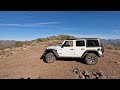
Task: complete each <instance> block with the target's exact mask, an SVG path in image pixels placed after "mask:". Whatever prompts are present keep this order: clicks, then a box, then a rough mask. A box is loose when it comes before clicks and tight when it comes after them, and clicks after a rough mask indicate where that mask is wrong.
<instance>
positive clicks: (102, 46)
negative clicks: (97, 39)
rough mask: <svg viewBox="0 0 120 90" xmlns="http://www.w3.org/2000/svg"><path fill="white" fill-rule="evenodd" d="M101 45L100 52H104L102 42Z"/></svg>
mask: <svg viewBox="0 0 120 90" xmlns="http://www.w3.org/2000/svg"><path fill="white" fill-rule="evenodd" d="M101 47H102V49H101V51H102V53H104V45H103V44H102V43H101Z"/></svg>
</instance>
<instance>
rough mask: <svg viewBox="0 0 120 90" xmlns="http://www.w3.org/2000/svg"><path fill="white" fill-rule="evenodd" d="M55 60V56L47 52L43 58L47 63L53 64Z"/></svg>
mask: <svg viewBox="0 0 120 90" xmlns="http://www.w3.org/2000/svg"><path fill="white" fill-rule="evenodd" d="M55 60H56V57H55V55H54V54H53V53H52V52H49V53H47V54H46V56H45V62H47V63H53V62H54V61H55Z"/></svg>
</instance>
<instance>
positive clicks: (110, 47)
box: [104, 44, 114, 50]
mask: <svg viewBox="0 0 120 90" xmlns="http://www.w3.org/2000/svg"><path fill="white" fill-rule="evenodd" d="M104 46H105V48H106V49H110V50H112V49H114V46H113V45H110V44H107V45H104Z"/></svg>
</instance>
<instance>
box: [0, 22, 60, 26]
mask: <svg viewBox="0 0 120 90" xmlns="http://www.w3.org/2000/svg"><path fill="white" fill-rule="evenodd" d="M55 24H59V22H41V23H32V24H0V26H43V25H55Z"/></svg>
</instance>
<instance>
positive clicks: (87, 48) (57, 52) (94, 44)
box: [41, 38, 104, 65]
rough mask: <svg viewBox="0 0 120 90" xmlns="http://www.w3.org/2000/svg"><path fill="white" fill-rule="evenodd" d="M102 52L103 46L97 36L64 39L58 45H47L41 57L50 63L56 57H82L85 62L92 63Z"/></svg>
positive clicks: (95, 61)
mask: <svg viewBox="0 0 120 90" xmlns="http://www.w3.org/2000/svg"><path fill="white" fill-rule="evenodd" d="M103 52H104V47H103V44H102V43H101V41H100V39H99V38H79V39H71V40H64V41H63V43H62V44H61V45H60V46H51V47H48V48H47V49H46V50H45V51H44V53H43V54H42V56H41V59H44V60H45V61H46V62H47V63H52V62H54V61H55V60H56V58H66V57H67V58H84V59H85V62H86V63H87V64H89V65H94V64H96V63H97V62H98V57H102V56H103Z"/></svg>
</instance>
